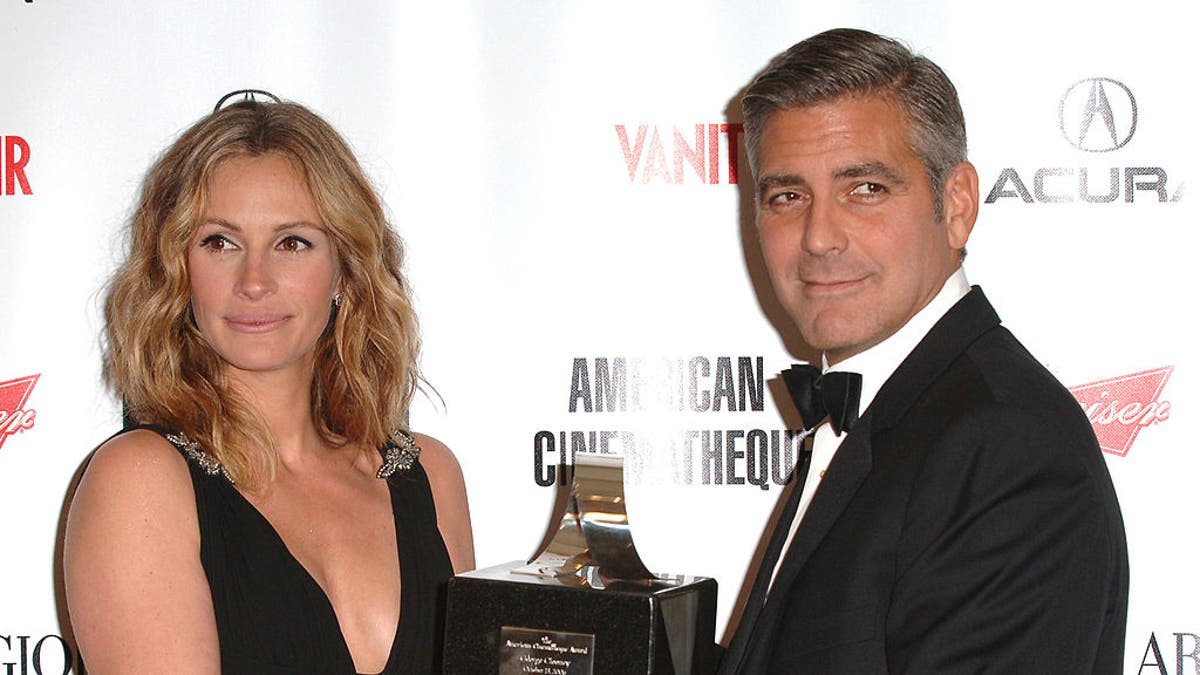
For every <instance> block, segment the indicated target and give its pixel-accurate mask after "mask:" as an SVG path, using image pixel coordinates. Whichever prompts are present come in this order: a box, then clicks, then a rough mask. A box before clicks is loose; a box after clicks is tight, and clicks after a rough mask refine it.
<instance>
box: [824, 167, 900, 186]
mask: <svg viewBox="0 0 1200 675" xmlns="http://www.w3.org/2000/svg"><path fill="white" fill-rule="evenodd" d="M833 177H834V178H835V179H845V178H883V179H885V180H887V181H888V182H890V183H893V184H895V185H899V186H904V185H908V179H907V178H905V177H904V175H903V174H901V173H900V172H899V171H897V170H896V169H894V168H892V167H891V166H888V165H887V164H884V163H883V162H862V163H860V164H851V165H849V166H844V167H842V168H840V169H838V170H837V171H835V172H833Z"/></svg>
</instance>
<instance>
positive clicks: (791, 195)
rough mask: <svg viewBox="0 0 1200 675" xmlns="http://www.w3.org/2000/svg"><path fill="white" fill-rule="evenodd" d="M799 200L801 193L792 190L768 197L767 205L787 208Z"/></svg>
mask: <svg viewBox="0 0 1200 675" xmlns="http://www.w3.org/2000/svg"><path fill="white" fill-rule="evenodd" d="M799 200H800V193H799V192H794V191H792V190H783V191H780V192H776V193H775V194H772V195H769V196H768V197H767V203H768V204H770V205H771V206H786V205H788V204H791V203H792V202H796V201H799Z"/></svg>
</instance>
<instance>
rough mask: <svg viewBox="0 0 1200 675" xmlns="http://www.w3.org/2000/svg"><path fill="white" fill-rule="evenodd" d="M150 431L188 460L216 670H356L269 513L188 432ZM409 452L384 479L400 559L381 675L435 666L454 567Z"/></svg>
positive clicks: (285, 673)
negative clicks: (393, 622)
mask: <svg viewBox="0 0 1200 675" xmlns="http://www.w3.org/2000/svg"><path fill="white" fill-rule="evenodd" d="M155 431H157V432H159V433H160V434H162V435H163V436H164V437H166V438H167V440H168V441H169V442H170V443H171V444H172V445H174V446H175V447H176V448H178V449H179V450H180V452H182V453H183V454H184V456H185V457H187V459H188V468H189V469H190V471H191V477H192V486H193V488H194V489H195V492H196V515H197V517H198V519H199V522H200V560H201V563H203V565H204V573H205V575H206V576H207V577H208V584H209V587H210V589H211V591H212V599H213V611H214V613H215V615H216V622H217V635H218V638H219V640H220V648H221V672H222V673H223V674H224V675H243V674H244V675H301V674H303V675H326V674H328V675H352V674H354V673H355V670H354V662H353V660H352V659H351V657H350V651H349V649H348V648H347V647H346V642H345V639H344V638H343V637H342V632H341V628H340V627H339V625H338V621H337V615H336V614H334V611H333V606H332V605H330V604H329V599H328V598H327V597H326V596H325V593H324V591H322V590H321V587H320V586H319V585H318V584H317V582H316V581H315V580H314V579H313V578H312V576H310V575H309V573H308V571H307V570H305V569H304V567H303V566H302V565H301V564H300V563H299V561H297V560H296V559H295V558H294V557H293V556H292V554H291V553H290V552H289V551H288V549H287V547H286V546H285V545H284V543H283V540H282V539H280V537H279V534H278V533H277V532H276V531H275V529H274V528H272V527H271V524H270V523H269V522H268V521H267V519H266V518H264V517H263V515H262V514H261V513H259V512H258V510H257V509H255V508H254V506H253V505H251V504H250V502H248V501H246V498H245V497H243V496H242V495H241V493H239V492H238V491H237V490H236V489H234V487H233V485H232V484H231V483H230V482H229V480H228V478H226V476H225V475H224V473H223V470H222V469H220V467H219V465H217V464H216V463H215V462H214V461H213V460H212V458H211V456H209V455H204V454H200V453H198V452H197V446H196V445H195V444H191V443H188V442H187V439H184V438H180V437H179V436H176V435H174V434H168V433H164V432H163V431H162V430H159V429H155ZM189 445H190V446H191V447H190V448H189V447H188V446H189ZM389 445H391V444H389ZM393 449H395V448H394V446H393ZM381 452H382V450H381ZM413 459H414V461H412V464H411V466H409V467H408V468H406V469H405V468H400V469H399V470H396V471H395V472H393V473H392V474H391V475H390V476H388V477H387V478H386V480H387V483H388V488H389V489H390V491H391V495H392V514H393V516H394V519H395V526H396V543H397V549H398V550H397V555H398V556H399V559H400V623H399V625H398V626H397V627H396V637H395V640H394V641H393V643H392V651H391V654H390V656H389V657H388V662H387V666H386V667H385V668H384V669H383V671H382V673H381V675H399V674H400V673H422V674H424V673H440V672H441V666H440V664H441V648H442V621H443V616H444V614H443V611H444V601H445V591H446V583H447V581H448V580H449V579H450V577H451V576H453V569H452V567H451V565H450V556H449V554H447V552H446V545H445V543H444V542H443V541H442V537H441V534H440V533H439V532H438V529H437V514H436V513H435V512H434V505H433V494H432V492H431V491H430V488H429V479H428V478H427V477H426V475H425V470H424V469H423V468H422V467H421V464H420V461H419V460H416V458H415V457H414V458H413ZM385 465H386V462H385Z"/></svg>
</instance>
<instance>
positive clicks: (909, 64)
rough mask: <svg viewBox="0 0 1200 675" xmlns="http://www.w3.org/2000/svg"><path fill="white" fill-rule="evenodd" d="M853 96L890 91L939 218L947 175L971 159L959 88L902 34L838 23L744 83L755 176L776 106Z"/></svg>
mask: <svg viewBox="0 0 1200 675" xmlns="http://www.w3.org/2000/svg"><path fill="white" fill-rule="evenodd" d="M855 96H870V97H882V98H886V99H889V100H891V101H893V102H894V103H896V104H897V105H899V107H900V109H901V110H903V111H904V113H905V115H906V116H907V118H908V122H909V138H908V145H909V147H910V148H911V149H912V151H913V153H914V154H916V155H917V157H919V158H920V159H921V163H922V164H924V165H925V173H926V175H927V176H928V177H929V184H930V187H931V188H932V190H933V200H934V212H935V214H936V215H937V217H938V218H939V219H940V218H941V217H942V213H943V211H942V209H943V204H942V189H943V186H944V185H945V183H946V178H947V177H949V175H950V172H951V170H953V169H954V167H955V166H956V165H958V163H959V162H963V161H966V159H967V130H966V125H965V123H964V122H963V113H962V107H961V106H960V105H959V103H958V92H957V91H955V89H954V85H953V84H951V82H950V79H949V78H947V77H946V73H944V72H942V69H941V68H939V67H938V66H937V64H935V63H934V62H933V61H930V60H929V59H927V58H925V57H924V56H920V55H918V54H915V53H914V52H913V51H912V50H911V49H909V48H908V47H907V46H906V45H904V44H903V43H901V42H899V41H897V40H893V39H891V38H887V37H884V36H882V35H876V34H875V33H871V32H869V31H865V30H857V29H852V28H836V29H833V30H829V31H826V32H824V33H820V34H818V35H814V36H812V37H810V38H808V39H807V40H804V41H803V42H799V43H797V44H795V45H793V46H792V47H791V48H790V49H788V50H787V51H786V52H784V53H782V54H780V55H779V56H777V57H775V59H774V60H772V61H771V63H770V65H768V66H767V68H766V70H764V71H763V72H762V73H761V74H759V76H758V77H757V78H755V80H754V83H753V84H751V85H750V87H749V88H748V89H747V90H746V93H745V95H743V96H742V113H743V121H744V125H745V136H746V155H747V157H748V159H749V160H750V170H751V173H752V174H753V176H754V177H755V179H757V177H758V171H759V166H758V156H759V149H760V144H761V143H762V133H763V127H764V126H765V125H766V122H767V118H768V117H769V116H770V115H771V113H773V112H776V111H779V110H788V109H791V108H803V107H806V106H811V105H816V104H819V103H827V102H830V101H833V100H836V99H839V98H844V97H855Z"/></svg>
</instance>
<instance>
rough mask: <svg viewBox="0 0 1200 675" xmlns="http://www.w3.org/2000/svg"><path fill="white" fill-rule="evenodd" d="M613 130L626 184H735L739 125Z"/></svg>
mask: <svg viewBox="0 0 1200 675" xmlns="http://www.w3.org/2000/svg"><path fill="white" fill-rule="evenodd" d="M614 128H615V129H616V130H617V143H618V144H619V145H620V146H621V154H622V155H623V156H624V158H625V168H626V169H628V170H629V182H630V183H633V182H639V183H642V184H643V185H648V184H650V183H660V184H661V183H665V184H667V185H682V184H684V183H685V182H695V183H698V184H708V185H717V184H719V183H721V181H722V178H724V181H725V183H727V184H734V183H737V182H738V145H739V144H738V137H739V136H741V135H742V125H741V124H695V125H691V126H689V127H684V128H683V129H680V128H679V127H674V126H673V127H671V128H670V129H659V128H658V127H656V126H651V125H647V124H639V125H638V126H637V128H636V129H634V128H632V127H631V126H626V125H624V124H616V125H614ZM722 174H723V175H722Z"/></svg>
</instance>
